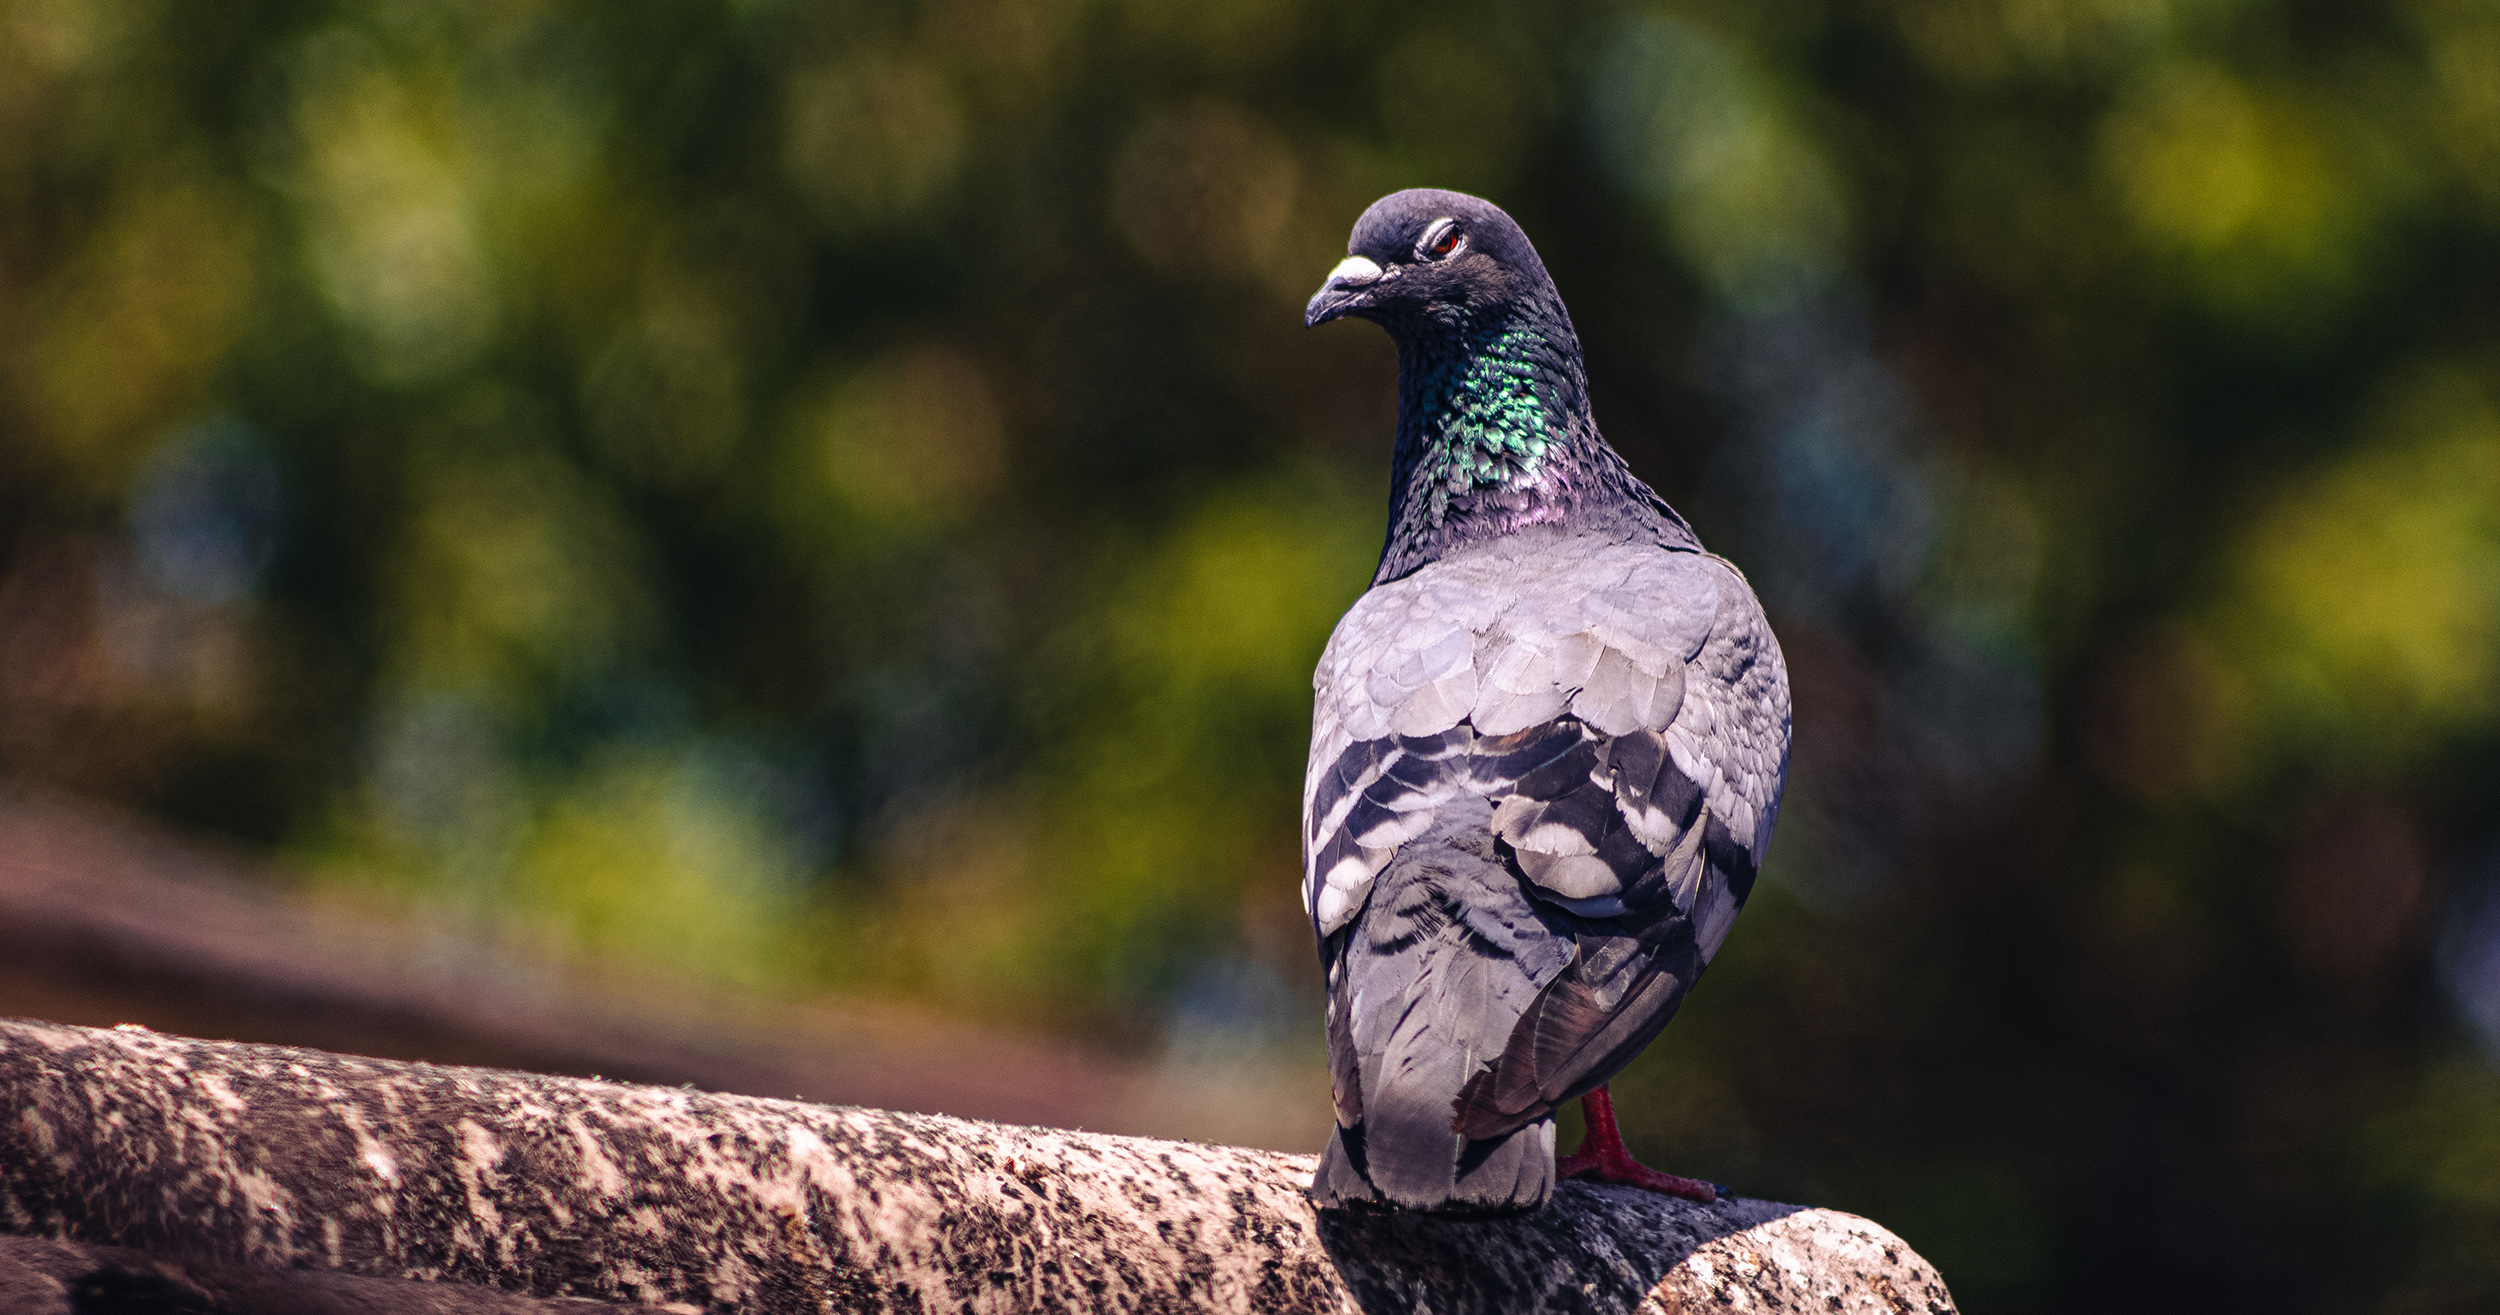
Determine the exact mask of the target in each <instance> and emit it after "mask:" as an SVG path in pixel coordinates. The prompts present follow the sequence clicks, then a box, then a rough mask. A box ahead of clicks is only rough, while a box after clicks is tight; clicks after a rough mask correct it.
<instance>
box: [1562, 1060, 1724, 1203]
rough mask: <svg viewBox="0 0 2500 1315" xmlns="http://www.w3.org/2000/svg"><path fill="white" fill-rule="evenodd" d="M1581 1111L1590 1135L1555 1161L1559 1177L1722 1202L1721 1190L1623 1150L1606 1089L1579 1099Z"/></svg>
mask: <svg viewBox="0 0 2500 1315" xmlns="http://www.w3.org/2000/svg"><path fill="white" fill-rule="evenodd" d="M1580 1112H1581V1113H1583V1114H1586V1115H1587V1116H1588V1120H1589V1133H1588V1136H1586V1137H1583V1138H1581V1139H1580V1149H1578V1150H1576V1151H1573V1152H1572V1153H1571V1154H1569V1155H1566V1156H1563V1157H1562V1158H1561V1159H1559V1160H1556V1161H1555V1162H1554V1171H1555V1173H1557V1174H1558V1175H1560V1176H1562V1177H1564V1178H1585V1179H1588V1180H1589V1181H1590V1182H1594V1183H1621V1184H1623V1185H1624V1186H1626V1187H1639V1188H1644V1189H1646V1190H1648V1191H1652V1192H1664V1193H1666V1194H1667V1195H1669V1196H1680V1197H1683V1198H1684V1199H1685V1200H1687V1201H1699V1202H1701V1203H1702V1204H1703V1205H1708V1204H1710V1203H1711V1202H1713V1201H1716V1200H1718V1199H1719V1193H1718V1190H1717V1189H1716V1188H1714V1187H1712V1186H1711V1185H1710V1184H1708V1183H1705V1182H1702V1181H1700V1180H1699V1179H1695V1178H1678V1177H1676V1176H1675V1175H1674V1174H1671V1173H1660V1172H1658V1171H1657V1170H1655V1169H1652V1168H1650V1167H1648V1166H1647V1165H1644V1164H1642V1163H1641V1162H1640V1161H1638V1160H1635V1159H1633V1158H1632V1152H1630V1151H1627V1150H1625V1149H1624V1148H1623V1132H1622V1130H1621V1129H1619V1128H1617V1127H1615V1101H1614V1097H1612V1096H1609V1095H1607V1094H1606V1089H1605V1088H1604V1087H1599V1088H1598V1089H1597V1090H1595V1091H1592V1092H1590V1093H1589V1094H1587V1095H1586V1096H1583V1097H1581V1098H1580Z"/></svg>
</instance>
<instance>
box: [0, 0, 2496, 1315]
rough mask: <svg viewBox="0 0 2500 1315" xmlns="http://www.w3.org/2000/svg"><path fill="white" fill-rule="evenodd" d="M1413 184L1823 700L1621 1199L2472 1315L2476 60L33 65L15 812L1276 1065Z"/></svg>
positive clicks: (719, 27) (1981, 47) (53, 35)
mask: <svg viewBox="0 0 2500 1315" xmlns="http://www.w3.org/2000/svg"><path fill="white" fill-rule="evenodd" d="M1419 184H1429V185H1439V186H1448V187H1456V188H1461V189H1467V190H1472V191H1476V192H1480V193H1482V194H1484V195H1487V196H1489V197H1492V198H1493V199H1495V200H1497V201H1499V202H1501V203H1502V204H1504V205H1506V206H1507V207H1509V208H1510V210H1511V211H1512V213H1513V214H1514V215H1516V216H1517V217H1518V218H1519V219H1520V220H1521V221H1522V223H1523V224H1524V225H1525V226H1526V228H1527V229H1528V231H1529V233H1530V234H1531V235H1532V236H1533V237H1534V238H1535V240H1536V241H1537V242H1538V244H1539V246H1540V248H1541V250H1542V251H1543V253H1544V255H1545V257H1546V259H1547V261H1548V263H1549V264H1550V266H1551V267H1552V269H1553V271H1554V273H1555V275H1556V277H1557V279H1558V280H1559V282H1560V283H1561V286H1562V289H1563V291H1564V293H1565V295H1566V297H1567V298H1568V300H1569V302H1570V304H1571V307H1572V309H1573V311H1574V313H1575V315H1576V316H1577V318H1578V322H1579V325H1580V327H1581V330H1582V333H1583V336H1584V338H1585V339H1586V341H1587V345H1588V349H1589V355H1590V372H1591V376H1592V382H1593V389H1594V393H1595V397H1596V403H1597V408H1598V415H1599V418H1600V420H1601V422H1602V423H1603V425H1604V426H1605V428H1606V431H1607V433H1608V434H1609V435H1610V436H1611V437H1612V438H1613V439H1614V440H1615V441H1616V442H1617V444H1618V445H1619V446H1621V447H1622V448H1624V449H1625V451H1626V452H1627V453H1628V454H1629V455H1630V456H1631V458H1632V460H1633V462H1634V465H1635V466H1636V468H1638V469H1639V470H1640V471H1641V472H1642V473H1644V474H1645V475H1646V476H1648V477H1649V478H1650V479H1651V480H1652V481H1653V482H1654V483H1656V484H1657V485H1658V486H1659V487H1660V488H1661V489H1662V490H1663V491H1664V492H1665V493H1666V494H1667V495H1668V497H1669V498H1670V499H1671V500H1673V501H1675V502H1676V503H1677V504H1678V505H1679V506H1680V507H1682V508H1683V509H1684V510H1685V512H1686V513H1687V514H1688V515H1689V516H1690V517H1691V519H1692V520H1693V521H1694V523H1695V524H1696V526H1698V527H1699V529H1700V531H1701V532H1702V534H1703V536H1704V537H1705V539H1706V540H1707V541H1709V542H1710V543H1711V544H1712V545H1713V546H1714V547H1716V548H1718V549H1720V550H1721V551H1723V552H1726V553H1728V554H1729V555H1731V556H1732V557H1733V558H1735V560H1737V561H1738V562H1739V563H1740V564H1741V565H1743V566H1744V567H1745V568H1746V569H1747V570H1748V571H1749V572H1751V574H1752V576H1753V578H1754V580H1755V583H1756V585H1757V587H1758V589H1759V590H1760V592H1761V593H1762V595H1763V597H1764V599H1765V601H1766V602H1767V603H1768V605H1769V606H1770V608H1771V610H1772V614H1773V617H1774V619H1775V622H1776V624H1777V625H1778V627H1779V630H1780V632H1781V635H1782V637H1783V640H1784V642H1785V643H1786V645H1787V649H1788V653H1789V658H1790V662H1791V666H1792V670H1793V671H1794V673H1795V676H1796V685H1797V709H1798V712H1797V758H1796V765H1795V771H1794V773H1793V775H1792V777H1791V782H1790V788H1789V797H1788V798H1789V803H1788V807H1787V810H1786V812H1785V814H1784V822H1783V826H1782V830H1781V833H1780V838H1779V842H1778V844H1777V846H1776V847H1775V848H1774V850H1773V854H1772V859H1771V863H1770V867H1769V871H1768V873H1767V875H1766V877H1765V880H1764V884H1763V886H1762V888H1761V891H1760V893H1759V894H1758V895H1757V897H1756V899H1755V902H1754V905H1753V907H1752V909H1751V911H1750V912H1749V913H1748V915H1747V916H1746V918H1745V919H1744V920H1743V922H1742V923H1741V924H1740V926H1739V927H1738V929H1737V931H1736V932H1735V934H1734V936H1733V938H1732V940H1731V941H1730V943H1729V947H1728V949H1727V951H1726V953H1725V954H1724V955H1723V957H1722V959H1721V962H1720V967H1719V968H1718V970H1717V972H1716V973H1715V974H1714V976H1713V977H1712V978H1711V980H1710V981H1709V982H1708V983H1707V984H1706V985H1705V986H1704V987H1703V988H1702V989H1701V990H1700V992H1699V993H1698V994H1697V995H1696V996H1695V998H1694V1000H1693V1003H1692V1004H1691V1006H1690V1007H1689V1008H1688V1010H1687V1015H1686V1017H1685V1018H1684V1019H1683V1020H1682V1021H1680V1022H1679V1023H1678V1024H1677V1025H1676V1026H1675V1027H1674V1028H1673V1029H1671V1030H1670V1032H1669V1033H1668V1035H1667V1037H1666V1039H1665V1040H1664V1041H1662V1042H1661V1043H1660V1044H1659V1045H1658V1046H1657V1047H1655V1048H1654V1050H1653V1053H1652V1054H1651V1055H1650V1056H1648V1057H1647V1058H1645V1059H1644V1060H1643V1061H1642V1063H1641V1064H1640V1065H1639V1066H1638V1067H1636V1068H1635V1069H1634V1070H1633V1072H1632V1073H1631V1074H1629V1075H1627V1076H1626V1078H1625V1079H1624V1080H1623V1082H1622V1084H1621V1087H1620V1091H1621V1093H1622V1095H1623V1099H1624V1103H1625V1108H1626V1110H1627V1119H1628V1121H1629V1122H1630V1123H1631V1124H1632V1125H1633V1126H1634V1132H1635V1138H1636V1148H1637V1149H1641V1150H1644V1151H1646V1152H1648V1153H1651V1154H1654V1155H1656V1156H1659V1157H1662V1158H1664V1159H1666V1160H1667V1161H1668V1162H1669V1163H1670V1165H1671V1167H1674V1168H1676V1169H1678V1170H1681V1171H1683V1172H1688V1173H1704V1174H1708V1175H1710V1176H1712V1177H1716V1178H1720V1179H1723V1180H1726V1181H1729V1182H1731V1183H1734V1184H1736V1185H1738V1186H1739V1188H1740V1189H1741V1190H1744V1191H1746V1192H1747V1193H1748V1194H1764V1195H1776V1196H1786V1197H1788V1198H1789V1199H1809V1200H1813V1201H1818V1202H1824V1203H1829V1204H1835V1205H1840V1206H1845V1207H1848V1208H1852V1209H1857V1210H1861V1211H1865V1212H1867V1213H1869V1214H1872V1215H1873V1216H1875V1217H1876V1218H1878V1219H1880V1220H1882V1221H1884V1222H1886V1223H1888V1224H1891V1225H1893V1226H1894V1227H1896V1228H1897V1229H1898V1230H1899V1231H1900V1232H1902V1233H1903V1234H1904V1235H1905V1236H1906V1237H1908V1238H1909V1239H1910V1240H1911V1241H1912V1242H1913V1243H1914V1244H1916V1245H1918V1246H1919V1247H1921V1248H1922V1249H1923V1250H1925V1251H1926V1252H1927V1253H1928V1254H1929V1255H1930V1256H1931V1257H1933V1258H1934V1259H1936V1260H1937V1261H1938V1262H1939V1263H1940V1264H1941V1265H1942V1266H1943V1268H1944V1271H1945V1273H1946V1274H1947V1276H1948V1277H1949V1278H1950V1279H1951V1280H1952V1282H1953V1283H1954V1285H1955V1287H1956V1289H1957V1291H1958V1292H1960V1293H1961V1294H1962V1295H1963V1296H1964V1298H1965V1299H1966V1301H1967V1302H1968V1304H1969V1306H1970V1307H1971V1308H1972V1309H1974V1310H1980V1311H1986V1310H2039V1311H2069V1310H2071V1311H2085V1310H2093V1311H2098V1310H2106V1309H2128V1310H2179V1311H2209V1310H2226V1309H2227V1310H2239V1309H2246V1310H2252V1311H2254V1310H2266V1311H2279V1310H2320V1311H2327V1310H2335V1311H2341V1310H2371V1311H2379V1310H2384V1311H2391V1312H2394V1311H2401V1312H2417V1311H2420V1312H2432V1311H2449V1310H2455V1311H2465V1310H2474V1309H2489V1308H2490V1307H2491V1305H2492V1304H2493V1303H2500V1072H2496V1071H2495V1067H2494V1064H2495V1056H2500V246H2496V245H2495V240H2496V239H2500V5H2495V4H2493V3H2491V2H2490V0H2415V2H2413V3H2401V4H2392V5H2390V4H2342V3H2317V2H2305V3H2293V2H2290V0H2175V2H2173V3H2163V2H2162V0H1860V2H1858V3H1843V2H1841V0H1829V2H1822V0H1800V2H1799V3H1777V4H1761V3H1742V4H1740V3H1690V4H1680V5H1664V6H1659V7H1654V8H1644V7H1639V6H1630V5H1621V4H1594V5H1585V6H1569V7H1555V8H1553V9H1547V8H1544V7H1538V6H1531V5H1525V4H1518V5H1510V4H1481V3H1448V4H1439V5H1417V4H1399V5H1369V6H1348V5H1345V4H1341V3H1319V2H1318V0H1197V2H1195V3H1187V4H1163V3H1143V2H1138V3H1126V4H1123V3H1080V2H1077V0H1030V2H1028V0H958V2H955V3H934V4H929V5H925V6H920V7H912V6H907V5H894V4H853V3H824V4H797V3H783V2H781V0H747V2H745V3H696V2H693V0H688V2H686V3H676V4H661V3H655V2H653V0H609V2H606V3H596V4H593V3H562V2H560V0H496V2H494V3H486V2H484V0H463V2H457V3H434V4H428V3H418V2H417V0H402V2H397V3H382V2H377V3H361V4H360V3H337V4H321V3H278V2H275V0H269V2H259V0H240V2H238V3H232V4H219V5H204V4H178V3H172V2H171V0H119V2H113V3H107V2H106V0H0V766H4V767H5V770H6V771H7V772H8V773H10V774H11V775H13V776H15V777H17V778H19V779H25V780H34V781H40V782H45V783H48V784H52V785H56V786H64V787H68V788H71V789H74V790H79V791H85V792H88V793H91V794H95V795H99V796H103V797H108V798H113V799H118V800H122V801H125V802H130V803H135V804H137V805H139V806H141V807H143V808H146V809H149V810H152V811H154V812H156V813H157V814H159V815H161V816H163V817H165V818H167V819H170V820H172V821H174V822H176V823H178V824H180V825H184V826H188V827H192V828H196V829H199V830H202V831H205V832H210V833H215V834H219V835H222V836H225V837H228V838H233V839H239V840H241V841H243V842H245V843H248V844H250V845H254V846H257V847H260V848H261V849H263V850H264V851H265V852H267V853H269V854H271V855H273V856H275V857H276V858H278V859H280V860H282V863H283V864H284V865H286V866H288V867H291V868H292V869H294V870H298V871H303V872H307V873H310V874H312V877H311V879H312V880H315V881H317V882H321V883H327V884H329V885H331V886H333V887H337V888H342V889H352V890H356V891H360V892H362V893H363V895H364V896H367V897H371V898H375V899H381V900H384V901H388V902H398V903H404V904H405V905H407V906H409V907H414V908H425V909H432V910H435V911H437V912H441V911H446V910H448V911H451V912H453V913H455V914H460V915H466V916H471V917H474V918H476V919H478V920H479V921H480V922H481V923H483V924H485V925H488V926H490V927H493V928H497V929H499V934H502V935H506V936H510V937H513V938H517V939H519V940H522V941H525V942H530V943H542V944H546V945H550V946H554V947H557V948H560V949H565V950H568V951H582V952H588V953H592V954H599V955H610V956H622V957H625V958H628V959H633V958H641V959H647V960H649V961H652V962H654V963H656V964H659V965H662V966H665V967H667V968H669V969H671V970H675V971H691V972H695V973H699V974H705V975H714V976H719V977H722V978H726V979H728V980H730V981H733V982H736V983H740V984H743V985H747V986H751V987H755V988H759V989H763V990H767V991H771V992H776V993H784V994H791V995H800V996H805V995H811V994H816V993H822V992H828V991H834V992H843V993H849V994H854V995H870V996H888V997H894V996H900V997H908V998H911V999H914V1000H916V1001H919V1002H922V1003H925V1004H933V1005H935V1006H937V1007H940V1008H943V1009H948V1010H953V1011H957V1012H960V1013H962V1014H964V1015H967V1016H971V1017H976V1018H981V1019H987V1020H994V1021H1004V1022H1012V1023H1014V1024H1017V1025H1020V1026H1030V1027H1036V1028H1042V1029H1048V1030H1056V1031H1062V1032H1066V1033H1069V1034H1072V1035H1080V1036H1085V1037H1088V1038H1091V1039H1093V1040H1095V1041H1097V1042H1101V1043H1105V1044H1109V1045H1113V1046H1115V1047H1119V1048H1123V1049H1126V1050H1128V1051H1131V1052H1134V1053H1140V1054H1143V1053H1149V1052H1152V1051H1154V1050H1156V1049H1157V1048H1159V1047H1163V1046H1166V1045H1170V1044H1174V1043H1175V1042H1176V1041H1182V1040H1186V1039H1188V1038H1191V1037H1194V1036H1197V1035H1199V1034H1202V1033H1215V1034H1224V1035H1238V1036H1240V1037H1246V1038H1249V1039H1250V1040H1251V1041H1253V1042H1256V1043H1257V1044H1259V1045H1262V1046H1266V1047H1268V1048H1270V1049H1271V1050H1276V1051H1279V1052H1281V1053H1285V1054H1287V1055H1302V1056H1305V1057H1311V1056H1315V1055H1316V1047H1317V1042H1316V1033H1317V1028H1318V1023H1317V1011H1316V1007H1315V1004H1314V985H1313V979H1314V976H1315V974H1314V972H1313V970H1312V963H1311V954H1310V947H1309V943H1308V940H1307V935H1306V933H1305V931H1304V929H1303V927H1302V924H1301V922H1300V914H1299V909H1298V907H1297V903H1296V897H1295V895H1294V893H1293V883H1294V879H1295V878H1294V864H1295V854H1294V836H1293V825H1292V814H1293V811H1294V807H1295V802H1296V798H1297V788H1298V781H1299V774H1300V770H1301V759H1302V752H1303V747H1304V735H1305V726H1306V721H1305V719H1306V717H1307V715H1308V684H1307V680H1308V671H1309V667H1310V663H1311V661H1312V659H1313V658H1314V657H1315V656H1316V654H1317V652H1318V649H1319V646H1320V644H1321V642H1322V641H1323V639H1324V638H1325V636H1326V633H1327V630H1328V627H1329V626H1330V624H1331V623H1332V622H1333V620H1334V618H1335V617H1336V615H1337V614H1338V612H1339V611H1340V610H1341V609H1342V608H1343V607H1344V605H1345V604H1346V603H1347V602H1348V601H1349V600H1351V598H1352V597H1353V596H1354V595H1355V594H1356V592H1357V591H1358V590H1359V589H1360V587H1361V585H1362V583H1363V581H1364V580H1365V578H1366V577H1367V575H1368V572H1369V569H1370V565H1371V562H1372V559H1373V555H1374V554H1375V553H1376V551H1377V547H1378V543H1379V538H1380V534H1381V530H1382V525H1381V520H1382V514H1383V506H1384V502H1385V492H1386V489H1385V465H1386V460H1387V431H1388V427H1389V422H1390V416H1391V407H1392V401H1391V384H1390V378H1391V368H1392V357H1391V353H1390V351H1389V349H1388V347H1387V345H1386V343H1385V340H1383V339H1382V338H1381V337H1380V336H1379V335H1378V334H1377V333H1376V332H1374V331H1373V330H1371V329H1369V328H1367V327H1363V326H1347V327H1340V328H1334V329H1330V330H1328V331H1326V332H1322V333H1306V332H1305V331H1304V330H1303V329H1302V328H1301V327H1300V320H1299V307H1300V304H1301V302H1302V300H1303V298H1304V297H1305V296H1307V295H1308V294H1309V292H1310V291H1311V289H1312V288H1313V286H1314V285H1315V284H1316V283H1317V282H1318V280H1319V278H1320V276H1321V275H1322V274H1323V273H1324V272H1325V270H1326V269H1327V268H1328V266H1329V265H1330V264H1331V263H1332V262H1333V260H1334V258H1335V257H1336V256H1337V255H1338V254H1339V253H1340V252H1341V251H1342V243H1343V240H1344V234H1345V232H1346V230H1347V228H1348V226H1349V225H1350V223H1351V221H1352V220H1353V218H1354V216H1355V215H1356V214H1357V213H1358V212H1359V211H1360V210H1361V208H1362V207H1363V205H1364V204H1366V203H1367V202H1369V201H1370V200H1371V199H1372V198H1374V197H1375V196H1377V195H1379V194H1380V193H1382V192H1384V191H1386V190H1389V189H1391V188H1394V187H1400V186H1408V185H1419ZM1312 1071H1313V1073H1314V1075H1315V1076H1314V1082H1315V1083H1317V1082H1318V1081H1320V1079H1319V1078H1318V1077H1317V1076H1316V1075H1317V1073H1318V1071H1319V1070H1318V1068H1317V1067H1316V1063H1315V1061H1314V1066H1313V1069H1312Z"/></svg>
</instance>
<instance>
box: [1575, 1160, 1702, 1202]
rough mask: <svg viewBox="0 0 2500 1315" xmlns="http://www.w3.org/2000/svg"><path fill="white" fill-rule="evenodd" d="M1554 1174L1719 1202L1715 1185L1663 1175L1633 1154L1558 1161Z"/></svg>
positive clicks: (1692, 1199)
mask: <svg viewBox="0 0 2500 1315" xmlns="http://www.w3.org/2000/svg"><path fill="white" fill-rule="evenodd" d="M1554 1172H1555V1174H1556V1175H1557V1176H1559V1177H1563V1178H1577V1179H1580V1180H1581V1181H1583V1182H1593V1183H1614V1184H1617V1185H1620V1186H1623V1187H1638V1188H1640V1189H1641V1190H1643V1191H1647V1192H1658V1193H1661V1194H1664V1195H1667V1196H1680V1197H1683V1198H1684V1199H1685V1200H1687V1201H1698V1202H1700V1203H1701V1204H1703V1205H1710V1204H1712V1203H1714V1202H1716V1201H1717V1200H1718V1199H1719V1192H1718V1189H1717V1187H1716V1186H1715V1185H1714V1184H1711V1183H1706V1182H1703V1181H1702V1180H1700V1179H1698V1178H1678V1177H1676V1176H1675V1175H1674V1174H1671V1173H1660V1172H1659V1171H1657V1170H1656V1169H1652V1168H1650V1167H1649V1166H1648V1165H1645V1164H1642V1163H1641V1162H1640V1161H1638V1160H1635V1159H1633V1158H1632V1157H1631V1156H1629V1155H1605V1154H1584V1155H1566V1156H1563V1157H1562V1158H1561V1159H1560V1160H1558V1161H1556V1162H1555V1165H1554Z"/></svg>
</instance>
